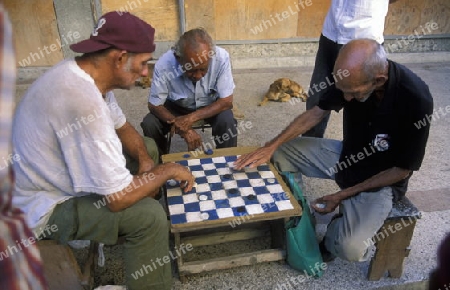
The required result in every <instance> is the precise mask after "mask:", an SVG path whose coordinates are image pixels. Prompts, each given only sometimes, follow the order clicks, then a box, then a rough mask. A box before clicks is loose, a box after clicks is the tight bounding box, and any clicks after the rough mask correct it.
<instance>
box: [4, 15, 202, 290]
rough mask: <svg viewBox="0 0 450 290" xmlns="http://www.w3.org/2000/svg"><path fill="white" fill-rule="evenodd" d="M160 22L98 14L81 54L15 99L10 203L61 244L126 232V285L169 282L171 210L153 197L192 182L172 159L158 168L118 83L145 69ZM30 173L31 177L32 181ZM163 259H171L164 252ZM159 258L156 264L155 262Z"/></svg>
mask: <svg viewBox="0 0 450 290" xmlns="http://www.w3.org/2000/svg"><path fill="white" fill-rule="evenodd" d="M154 35H155V29H153V27H151V26H150V25H149V24H147V23H145V22H144V21H142V20H141V19H139V18H137V17H136V16H133V15H132V14H130V13H119V12H110V13H107V14H105V15H104V16H102V17H101V18H100V19H99V21H98V24H97V27H96V28H95V29H94V31H93V33H92V35H91V36H90V38H89V39H86V40H84V41H81V42H79V43H77V44H74V45H72V46H71V49H72V50H74V51H75V52H80V53H83V54H82V55H81V56H77V57H75V58H74V59H73V58H72V59H66V60H63V61H62V62H61V63H59V64H58V65H56V66H55V67H53V68H51V69H50V70H48V71H47V72H46V73H45V74H44V75H42V76H41V77H40V78H39V79H38V80H36V82H35V83H34V84H33V86H31V87H30V90H28V91H27V93H26V94H25V96H24V97H23V98H22V100H21V103H20V104H19V105H18V108H17V111H16V115H15V120H14V130H13V144H14V148H15V151H16V152H15V153H16V154H19V155H18V156H20V157H21V160H24V162H16V163H20V164H17V166H15V171H16V180H17V185H18V186H17V187H16V190H15V192H14V198H13V200H14V204H15V205H16V207H19V208H21V209H22V210H23V211H24V212H25V214H26V216H27V222H28V224H29V226H30V227H31V228H32V229H34V230H35V232H38V233H39V232H41V231H43V230H42V229H44V230H45V229H46V228H52V229H53V228H55V226H56V228H57V229H58V231H55V232H52V233H47V235H46V238H50V239H54V240H58V241H59V242H61V243H65V242H67V241H70V240H91V241H97V242H100V243H104V244H106V245H113V244H115V243H116V242H117V239H118V237H119V236H123V237H124V238H125V244H124V265H125V269H126V286H127V289H131V290H133V289H164V290H167V289H170V288H171V281H172V273H171V264H170V263H160V261H161V260H162V259H163V258H165V257H166V256H167V257H168V255H169V241H168V235H169V229H168V225H167V216H166V213H165V211H164V209H163V208H162V206H161V204H160V203H159V202H158V201H157V200H155V197H156V196H157V195H158V193H159V189H160V187H161V186H162V185H163V184H165V182H166V181H167V180H169V179H175V180H177V181H179V182H180V184H183V186H184V189H185V191H189V190H191V189H192V186H193V184H194V176H193V175H192V174H191V173H190V172H189V170H188V169H187V168H185V167H183V166H181V165H178V164H175V163H169V164H161V165H156V163H157V162H158V160H159V155H158V149H157V147H156V144H155V142H154V140H153V139H151V138H147V137H144V138H142V137H141V136H140V135H139V133H138V132H137V131H136V130H135V129H134V128H133V126H132V125H131V124H130V123H129V122H128V121H127V119H126V117H125V115H124V114H123V112H122V110H121V109H120V107H119V105H118V104H117V101H116V99H115V97H114V94H113V92H112V90H114V89H129V88H131V86H132V85H133V84H134V82H135V81H136V79H137V78H139V77H141V76H142V77H144V76H147V74H148V67H147V62H148V60H150V59H151V57H152V53H153V51H154V50H155V44H154ZM31 180H32V182H30V181H31ZM164 260H165V259H164ZM155 263H158V265H156V264H155Z"/></svg>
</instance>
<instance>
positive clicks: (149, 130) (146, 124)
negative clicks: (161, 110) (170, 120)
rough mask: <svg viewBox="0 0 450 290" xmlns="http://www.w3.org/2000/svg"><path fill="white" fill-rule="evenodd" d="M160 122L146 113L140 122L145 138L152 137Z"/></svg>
mask: <svg viewBox="0 0 450 290" xmlns="http://www.w3.org/2000/svg"><path fill="white" fill-rule="evenodd" d="M160 123H161V122H160V121H159V119H158V118H156V116H155V115H153V114H152V113H148V114H147V115H146V116H145V117H144V119H143V120H142V122H141V128H142V131H143V132H144V135H145V136H147V137H152V136H153V134H154V132H155V131H156V130H158V127H159V125H160Z"/></svg>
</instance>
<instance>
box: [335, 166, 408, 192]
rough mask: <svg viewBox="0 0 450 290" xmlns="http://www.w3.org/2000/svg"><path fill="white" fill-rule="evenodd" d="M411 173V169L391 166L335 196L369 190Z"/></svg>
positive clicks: (392, 182)
mask: <svg viewBox="0 0 450 290" xmlns="http://www.w3.org/2000/svg"><path fill="white" fill-rule="evenodd" d="M410 174H411V170H408V169H403V168H400V167H392V168H389V169H387V170H384V171H381V172H380V173H378V174H376V175H374V176H372V177H370V178H369V179H366V180H365V181H363V182H361V183H358V184H356V185H355V186H352V187H349V188H346V189H344V190H341V191H339V192H337V193H336V197H338V198H339V199H340V200H343V199H346V198H349V197H351V196H354V195H356V194H358V193H360V192H363V191H367V190H371V189H374V188H379V187H384V186H389V185H392V184H394V183H396V182H398V181H400V180H403V179H405V178H407V177H408V176H409V175H410Z"/></svg>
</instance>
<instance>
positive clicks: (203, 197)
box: [198, 194, 208, 200]
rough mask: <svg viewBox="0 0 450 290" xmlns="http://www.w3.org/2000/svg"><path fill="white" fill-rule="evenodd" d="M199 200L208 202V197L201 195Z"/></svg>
mask: <svg viewBox="0 0 450 290" xmlns="http://www.w3.org/2000/svg"><path fill="white" fill-rule="evenodd" d="M198 199H200V200H208V196H206V195H204V194H202V195H200V196H199V197H198Z"/></svg>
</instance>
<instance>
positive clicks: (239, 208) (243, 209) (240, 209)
mask: <svg viewBox="0 0 450 290" xmlns="http://www.w3.org/2000/svg"><path fill="white" fill-rule="evenodd" d="M236 210H237V211H238V212H245V206H240V207H238V208H237V209H236Z"/></svg>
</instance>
